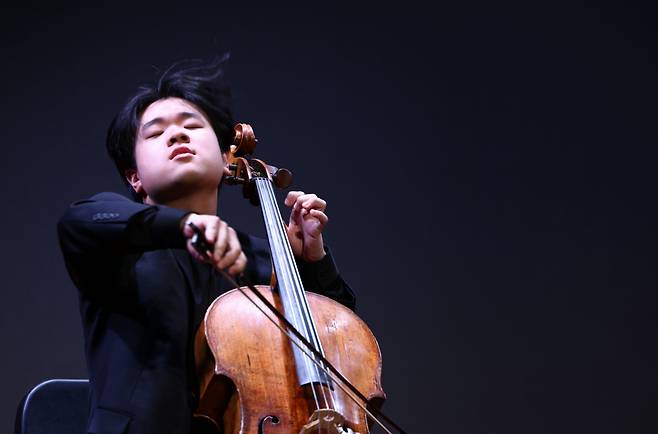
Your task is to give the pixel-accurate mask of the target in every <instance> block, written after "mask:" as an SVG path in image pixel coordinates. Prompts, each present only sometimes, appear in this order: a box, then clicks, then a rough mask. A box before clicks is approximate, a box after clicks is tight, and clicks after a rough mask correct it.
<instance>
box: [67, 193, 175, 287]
mask: <svg viewBox="0 0 658 434" xmlns="http://www.w3.org/2000/svg"><path fill="white" fill-rule="evenodd" d="M187 213H188V212H187V211H184V210H179V209H176V208H170V207H165V206H151V205H145V204H142V203H138V202H134V201H132V200H130V199H128V198H126V197H124V196H122V195H120V194H116V193H99V194H97V195H95V196H93V197H91V198H90V199H87V200H82V201H78V202H75V203H73V204H72V205H71V206H70V207H69V208H68V209H67V210H66V212H65V213H64V215H63V216H62V217H61V218H60V220H59V222H58V224H57V234H58V237H59V244H60V248H61V250H62V254H63V256H64V262H65V264H66V268H67V271H68V272H69V275H70V276H71V279H72V280H73V283H75V285H76V286H77V287H78V288H79V289H80V290H83V291H89V290H93V291H102V290H103V288H104V287H105V286H108V287H109V286H115V287H116V286H122V285H121V284H119V285H114V284H115V283H117V282H116V279H119V278H120V276H122V275H124V274H125V273H118V272H117V270H118V269H119V267H122V266H123V265H124V264H125V259H126V258H128V257H129V256H130V255H133V256H135V260H136V258H137V256H139V254H140V253H141V252H144V251H147V250H156V249H162V248H184V247H185V237H184V235H183V234H182V231H181V230H180V221H181V219H182V218H183V217H184V216H185V215H186V214H187ZM119 283H120V282H119ZM123 286H125V285H123Z"/></svg>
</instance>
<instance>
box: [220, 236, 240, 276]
mask: <svg viewBox="0 0 658 434" xmlns="http://www.w3.org/2000/svg"><path fill="white" fill-rule="evenodd" d="M227 245H228V248H227V250H226V252H225V253H224V256H223V257H222V258H221V259H220V260H219V262H218V263H217V267H219V268H221V269H222V270H223V269H225V268H226V267H230V266H232V265H233V263H234V262H235V261H236V260H237V259H238V257H239V256H240V254H241V253H242V247H241V246H240V241H239V240H238V236H237V234H236V233H235V230H234V229H233V228H229V235H228V239H227Z"/></svg>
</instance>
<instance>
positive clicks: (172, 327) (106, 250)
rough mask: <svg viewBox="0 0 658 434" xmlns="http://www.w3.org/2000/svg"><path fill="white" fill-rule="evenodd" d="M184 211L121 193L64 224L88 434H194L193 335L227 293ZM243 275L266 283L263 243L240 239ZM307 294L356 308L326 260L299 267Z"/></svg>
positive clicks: (70, 214)
mask: <svg viewBox="0 0 658 434" xmlns="http://www.w3.org/2000/svg"><path fill="white" fill-rule="evenodd" d="M186 213H187V212H186V211H184V210H179V209H175V208H169V207H164V206H149V205H144V204H142V203H137V202H134V201H132V200H129V199H127V198H125V197H124V196H121V195H119V194H116V193H100V194H97V195H96V196H94V197H92V198H91V199H89V200H84V201H80V202H76V203H74V204H73V205H71V207H70V208H69V209H68V211H67V212H66V213H65V214H64V216H63V217H62V218H61V219H60V221H59V224H58V234H59V240H60V246H61V249H62V252H63V255H64V259H65V263H66V267H67V270H68V271H69V274H70V276H71V278H72V280H73V282H74V283H75V285H76V286H77V288H78V289H79V300H80V314H81V317H82V325H83V329H84V339H85V354H86V358H87V366H88V370H89V378H90V384H91V397H90V405H91V409H90V417H89V422H88V432H89V433H98V434H100V433H108V434H111V433H112V434H113V433H131V434H147V433H154V434H155V433H157V434H166V433H172V434H173V433H176V434H181V433H188V432H189V429H190V423H191V414H192V411H193V409H194V408H195V407H196V405H197V397H196V390H197V388H198V384H197V379H196V377H195V373H194V360H193V337H194V334H195V332H196V330H197V328H198V327H199V324H200V323H201V321H202V319H203V316H204V314H205V311H206V309H207V307H208V306H209V304H210V303H211V302H212V300H214V299H215V298H216V297H217V296H218V295H220V294H221V293H222V292H224V291H225V290H227V289H230V286H229V284H228V282H225V281H224V280H223V279H222V278H221V276H220V275H219V274H218V273H217V272H216V271H215V270H214V269H212V268H211V267H210V266H209V265H207V264H201V263H199V262H197V261H195V260H194V259H193V258H192V257H191V256H190V255H189V254H188V252H187V250H186V249H185V239H184V237H183V235H182V233H181V230H180V221H181V219H182V218H183V216H184V215H185V214H186ZM238 236H239V238H240V242H241V244H242V248H243V251H244V252H245V254H246V256H247V261H248V265H247V270H246V274H247V276H248V277H249V278H250V280H251V281H252V282H254V283H255V284H268V283H269V281H270V275H271V270H272V266H271V262H270V256H269V248H268V244H267V241H265V240H263V239H260V238H256V237H253V236H250V235H247V234H244V233H240V232H238ZM298 267H299V269H300V273H301V275H302V279H303V280H304V284H305V287H306V289H307V290H313V291H316V292H319V293H322V294H324V295H327V296H329V297H332V298H334V299H335V300H337V301H339V302H341V303H343V304H345V305H346V306H348V307H350V308H352V309H353V308H354V295H353V293H352V291H351V290H350V288H349V287H348V286H347V285H346V284H345V282H344V281H343V280H342V278H341V277H340V276H339V275H338V272H337V270H336V267H335V265H334V263H333V260H332V259H331V256H330V254H328V255H326V256H325V258H324V259H323V260H321V261H319V262H317V263H312V264H306V263H303V262H298Z"/></svg>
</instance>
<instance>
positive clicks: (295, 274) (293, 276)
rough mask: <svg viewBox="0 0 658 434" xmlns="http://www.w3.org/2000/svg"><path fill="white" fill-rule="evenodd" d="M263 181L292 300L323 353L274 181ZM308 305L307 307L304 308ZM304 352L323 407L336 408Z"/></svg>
mask: <svg viewBox="0 0 658 434" xmlns="http://www.w3.org/2000/svg"><path fill="white" fill-rule="evenodd" d="M261 179H262V181H261V182H260V183H259V184H260V185H262V186H263V187H264V190H265V191H266V192H267V196H268V199H269V200H268V206H269V207H270V209H271V210H273V211H272V213H273V214H275V216H276V217H278V218H273V219H272V220H271V221H272V222H277V223H276V225H277V227H278V230H279V232H278V234H279V235H280V237H279V238H280V242H281V244H282V245H283V247H284V249H286V253H287V254H286V255H283V258H285V259H286V261H285V264H284V265H285V266H286V267H284V268H285V270H286V272H287V273H288V274H287V276H286V277H287V278H288V279H290V280H292V282H291V286H290V288H291V289H292V294H291V295H292V297H293V299H292V301H294V304H293V306H294V308H295V309H296V310H297V311H298V312H299V315H300V316H301V317H302V319H303V320H304V323H303V326H304V330H305V331H306V332H307V335H306V336H307V337H308V339H309V340H310V341H311V342H312V343H313V345H314V348H316V350H318V351H319V352H320V353H322V354H323V350H322V345H321V344H320V342H319V338H318V336H317V332H316V330H315V324H314V322H313V318H312V317H311V316H310V307H309V306H308V304H307V303H304V301H306V297H305V294H304V293H303V292H302V291H303V289H302V288H303V285H302V283H301V279H300V276H299V270H298V269H297V264H296V262H295V261H294V255H293V253H292V246H291V245H290V240H288V236H287V233H286V227H285V224H284V222H283V219H282V218H281V214H280V213H279V208H278V206H277V205H276V196H275V195H274V189H273V188H272V183H271V181H270V180H269V179H265V178H261ZM304 307H306V309H304ZM303 354H304V355H305V356H306V357H304V367H305V368H306V372H310V371H311V369H313V370H314V371H315V374H316V379H317V381H318V382H319V388H320V392H321V396H322V401H323V406H322V408H334V409H335V400H334V397H333V395H332V394H331V393H329V397H330V398H331V403H330V402H329V400H328V399H327V394H326V391H325V388H324V387H322V384H323V381H322V380H323V376H322V375H321V373H320V372H321V371H319V370H318V367H317V366H316V365H314V364H310V360H308V359H309V355H308V354H307V353H305V352H303ZM310 388H311V391H312V393H313V396H314V399H315V397H316V391H315V387H314V382H313V379H311V384H310ZM315 401H316V408H317V409H319V408H320V406H319V405H318V403H317V399H315Z"/></svg>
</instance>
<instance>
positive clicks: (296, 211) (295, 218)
mask: <svg viewBox="0 0 658 434" xmlns="http://www.w3.org/2000/svg"><path fill="white" fill-rule="evenodd" d="M301 218H302V209H301V208H297V207H294V208H293V209H292V211H290V218H289V219H288V226H290V225H298V224H300V222H301Z"/></svg>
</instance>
